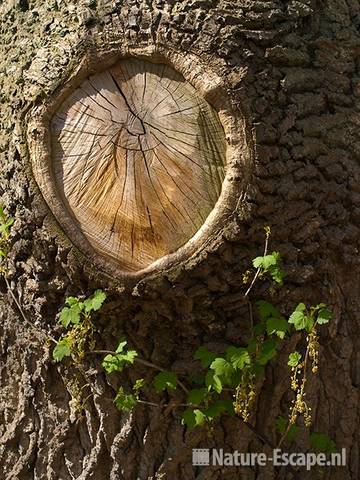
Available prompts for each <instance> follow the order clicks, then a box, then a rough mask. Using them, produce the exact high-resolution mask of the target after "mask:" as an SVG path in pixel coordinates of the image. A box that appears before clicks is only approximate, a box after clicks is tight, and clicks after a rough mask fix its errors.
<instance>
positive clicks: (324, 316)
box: [316, 306, 332, 325]
mask: <svg viewBox="0 0 360 480" xmlns="http://www.w3.org/2000/svg"><path fill="white" fill-rule="evenodd" d="M331 317H332V312H331V310H330V309H329V308H326V306H324V308H321V309H320V310H319V312H318V314H317V319H316V320H317V323H318V324H319V325H324V324H325V323H329V320H331Z"/></svg>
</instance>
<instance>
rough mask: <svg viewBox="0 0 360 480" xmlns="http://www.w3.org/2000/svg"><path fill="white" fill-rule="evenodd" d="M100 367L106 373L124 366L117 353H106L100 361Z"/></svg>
mask: <svg viewBox="0 0 360 480" xmlns="http://www.w3.org/2000/svg"><path fill="white" fill-rule="evenodd" d="M101 365H102V367H103V368H104V369H105V370H106V372H107V373H113V372H121V371H122V370H123V368H124V362H122V361H121V359H120V358H119V356H118V355H111V354H109V355H106V357H105V358H104V360H103V361H102V362H101Z"/></svg>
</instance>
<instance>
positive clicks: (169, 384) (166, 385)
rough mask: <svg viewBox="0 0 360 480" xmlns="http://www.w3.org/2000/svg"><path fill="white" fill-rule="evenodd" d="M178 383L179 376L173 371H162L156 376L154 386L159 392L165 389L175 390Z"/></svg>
mask: <svg viewBox="0 0 360 480" xmlns="http://www.w3.org/2000/svg"><path fill="white" fill-rule="evenodd" d="M176 385H177V376H176V374H175V373H173V372H167V371H165V372H160V373H158V374H157V375H156V376H155V378H154V386H155V390H156V392H157V393H160V392H162V391H164V390H168V391H169V390H175V389H176Z"/></svg>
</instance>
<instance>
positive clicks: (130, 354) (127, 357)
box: [117, 350, 138, 363]
mask: <svg viewBox="0 0 360 480" xmlns="http://www.w3.org/2000/svg"><path fill="white" fill-rule="evenodd" d="M137 356H138V353H137V351H136V350H128V351H127V352H124V353H122V354H118V355H117V357H118V358H119V359H120V361H122V362H124V363H134V361H135V358H136V357H137Z"/></svg>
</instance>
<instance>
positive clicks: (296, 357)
mask: <svg viewBox="0 0 360 480" xmlns="http://www.w3.org/2000/svg"><path fill="white" fill-rule="evenodd" d="M300 360H301V353H299V352H296V351H295V352H292V353H290V355H289V360H288V365H289V366H290V367H297V366H298V365H299V362H300Z"/></svg>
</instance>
